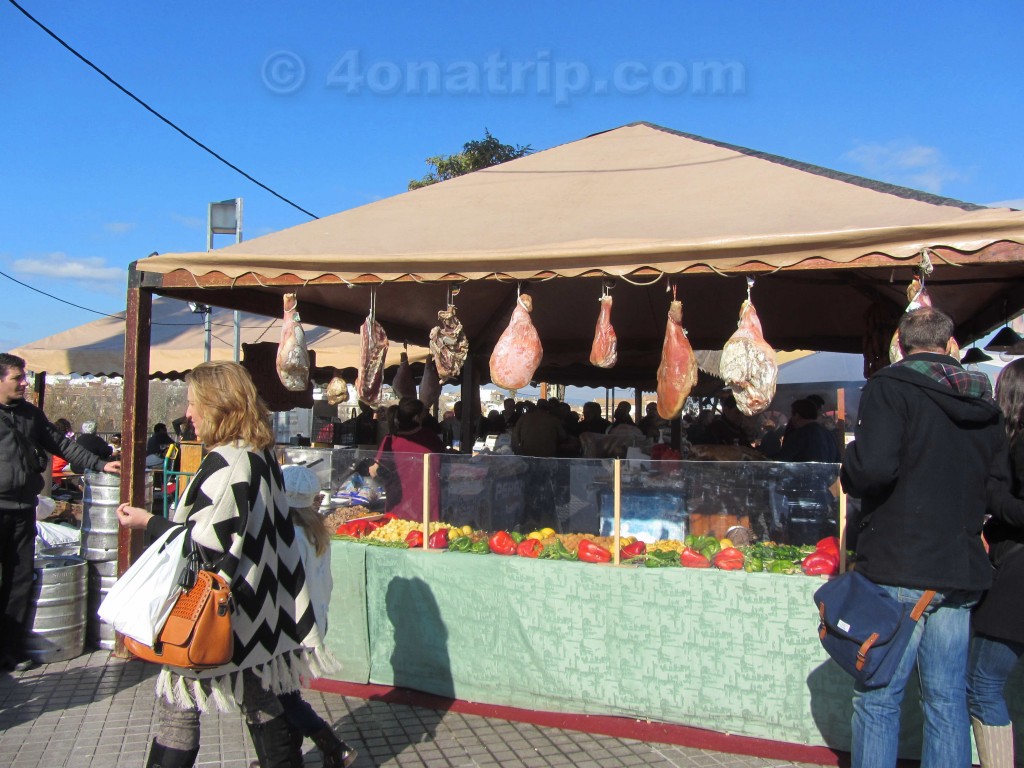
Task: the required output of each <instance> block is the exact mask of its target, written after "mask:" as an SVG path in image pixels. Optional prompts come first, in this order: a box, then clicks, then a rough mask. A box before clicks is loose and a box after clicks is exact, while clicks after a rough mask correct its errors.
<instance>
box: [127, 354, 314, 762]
mask: <svg viewBox="0 0 1024 768" xmlns="http://www.w3.org/2000/svg"><path fill="white" fill-rule="evenodd" d="M186 382H187V383H188V411H187V412H186V413H187V416H188V417H189V418H190V419H191V421H192V424H193V425H194V427H195V430H196V435H197V437H198V439H199V440H201V441H203V443H204V444H205V446H206V448H207V450H208V451H209V452H208V453H207V454H206V456H205V457H204V458H203V461H202V463H201V464H200V466H199V469H198V471H197V472H196V475H195V477H193V478H192V481H191V482H190V483H189V485H188V489H187V490H186V492H185V496H184V498H183V499H182V502H181V503H180V504H179V505H178V508H177V509H176V510H175V513H174V520H173V521H169V520H165V519H164V518H161V517H158V516H154V515H151V514H150V513H149V512H147V511H146V510H144V509H140V508H138V507H131V506H129V505H127V504H122V505H121V506H119V507H118V510H117V512H118V517H119V520H120V522H121V524H122V525H124V526H126V527H128V528H134V529H146V530H147V532H149V533H150V534H152V535H159V534H160V533H161V532H163V531H165V530H167V529H168V528H169V527H172V526H174V525H181V526H184V527H185V529H186V531H187V535H188V536H189V537H190V539H191V540H192V542H193V543H194V544H196V545H198V548H199V551H200V552H201V554H202V555H203V558H204V560H205V561H206V563H208V564H209V567H211V568H212V569H213V570H216V571H217V572H219V573H220V574H221V575H222V576H223V577H224V578H225V579H227V581H228V582H229V583H230V585H231V592H232V595H233V596H234V602H235V612H234V614H233V615H232V630H233V632H234V636H235V637H234V657H233V658H232V660H231V663H229V664H226V665H224V666H221V667H216V668H213V669H204V670H188V669H180V668H174V667H168V666H165V667H163V669H162V670H161V672H160V675H159V676H158V678H157V689H156V690H157V699H158V707H157V709H158V718H157V722H158V724H157V732H156V735H155V737H154V739H153V743H152V745H151V747H150V753H149V760H148V762H147V766H150V767H151V768H156V767H157V766H159V767H161V768H189V767H190V766H192V765H193V764H194V762H195V758H196V755H197V754H198V752H199V714H200V712H205V711H207V710H208V709H209V708H211V707H212V708H216V709H219V710H230V709H232V708H233V707H234V706H235V705H238V706H241V708H242V711H243V713H244V715H245V719H246V723H247V725H248V727H249V733H250V735H251V736H252V740H253V745H254V747H255V749H256V754H257V756H258V757H259V761H260V763H259V764H260V766H262V768H270V766H274V767H275V768H276V767H277V766H300V765H302V753H301V739H298V740H296V739H294V738H293V732H292V731H291V729H290V728H289V726H288V723H287V721H286V720H285V718H284V715H283V711H282V708H281V704H280V702H279V701H278V698H277V696H278V694H281V693H287V692H289V691H295V690H298V689H299V687H300V685H301V678H302V677H306V678H310V677H314V676H317V675H318V674H319V673H320V672H321V671H322V667H321V662H322V657H321V656H320V647H321V645H322V636H321V634H320V630H319V628H318V626H317V623H316V621H315V617H314V615H313V607H312V605H311V602H310V599H309V592H308V586H307V585H306V579H305V574H304V571H303V567H302V557H301V552H300V547H299V543H298V539H297V537H296V531H295V527H294V525H293V522H292V518H291V517H290V515H289V514H288V501H287V498H286V497H285V492H284V485H283V483H282V479H281V469H280V467H279V466H278V464H277V461H276V459H275V458H274V452H273V442H274V439H273V435H272V433H271V431H270V415H269V413H268V411H267V408H266V406H265V405H264V404H263V401H262V400H260V398H259V396H258V395H257V393H256V388H255V387H254V386H253V383H252V379H251V378H250V377H249V374H248V372H247V371H246V370H245V369H244V368H243V367H242V366H241V365H239V364H238V363H228V362H211V363H202V364H201V365H198V366H196V367H195V368H194V369H193V371H192V372H191V373H190V374H189V375H188V376H187V377H186ZM296 585H298V586H296ZM300 606H302V607H303V608H302V609H301V610H300Z"/></svg>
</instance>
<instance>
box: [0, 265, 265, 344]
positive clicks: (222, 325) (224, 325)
mask: <svg viewBox="0 0 1024 768" xmlns="http://www.w3.org/2000/svg"><path fill="white" fill-rule="evenodd" d="M0 277H6V278H7V279H8V280H10V281H11V282H12V283H17V284H18V285H20V286H22V287H24V288H28V289H29V290H30V291H35V292H36V293H41V294H42V295H43V296H46V297H47V298H50V299H53V300H54V301H59V302H60V303H61V304H67V305H68V306H69V307H74V308H75V309H81V310H84V311H86V312H92V313H93V314H94V315H100V316H101V317H109V318H110V319H112V320H120V321H122V322H124V318H123V317H121V316H119V315H111V314H109V313H107V312H100V311H99V310H98V309H90V308H89V307H83V306H82V305H81V304H75V303H74V302H71V301H68V300H66V299H62V298H60V296H54V295H53V294H52V293H47V292H46V291H42V290H40V289H38V288H36V287H35V286H32V285H29V284H28V283H23V282H22V281H21V280H18V279H17V278H15V277H11V276H10V275H8V274H7V273H6V272H0ZM275 322H277V319H276V318H272V319H270V322H269V324H264V323H260V324H259V325H240V326H239V328H261V329H263V332H264V333H266V332H267V331H269V330H270V329H271V327H273V325H274V323H275ZM151 325H164V326H182V327H185V328H193V327H197V326H200V325H202V323H161V322H153V323H151ZM210 325H214V326H217V327H219V328H233V327H234V324H233V323H213V322H211V323H210ZM261 338H262V337H261ZM225 343H227V342H225Z"/></svg>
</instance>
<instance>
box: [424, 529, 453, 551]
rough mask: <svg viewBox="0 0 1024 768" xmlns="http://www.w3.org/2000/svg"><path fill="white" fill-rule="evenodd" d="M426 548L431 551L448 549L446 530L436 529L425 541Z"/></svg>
mask: <svg viewBox="0 0 1024 768" xmlns="http://www.w3.org/2000/svg"><path fill="white" fill-rule="evenodd" d="M427 546H428V547H430V548H431V549H448V529H447V528H438V529H437V530H436V531H434V532H433V533H432V534H430V538H429V539H427Z"/></svg>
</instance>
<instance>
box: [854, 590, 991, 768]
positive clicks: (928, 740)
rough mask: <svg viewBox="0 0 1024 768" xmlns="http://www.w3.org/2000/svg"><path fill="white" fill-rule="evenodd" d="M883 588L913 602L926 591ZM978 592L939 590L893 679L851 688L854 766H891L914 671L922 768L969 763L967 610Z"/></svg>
mask: <svg viewBox="0 0 1024 768" xmlns="http://www.w3.org/2000/svg"><path fill="white" fill-rule="evenodd" d="M883 587H884V588H885V589H886V590H887V591H888V592H889V594H891V595H892V596H893V597H895V598H896V599H897V600H899V601H900V602H903V603H910V604H911V605H913V604H914V603H916V602H917V600H918V598H920V597H921V593H922V592H923V591H924V590H920V589H908V588H905V587H890V586H885V585H883ZM980 597H981V593H980V592H966V591H963V590H950V591H948V592H939V593H938V594H936V596H935V598H934V599H933V600H932V602H931V604H930V605H929V606H928V608H927V610H926V611H925V614H924V616H922V617H921V620H920V621H919V622H917V626H916V627H915V628H914V633H913V635H912V636H911V638H910V643H909V645H908V646H907V650H906V652H905V653H904V654H903V659H902V660H901V661H900V664H899V667H897V669H896V673H895V674H894V675H893V678H892V681H891V682H890V683H889V685H887V686H885V687H884V688H873V689H870V690H869V689H864V688H862V687H861V686H860V685H857V686H855V688H854V694H853V744H852V750H851V751H852V752H853V762H852V766H853V768H892V766H894V765H895V764H896V757H897V748H898V746H899V735H900V703H901V702H902V701H903V694H904V692H905V691H906V687H907V681H908V680H909V679H910V675H911V673H912V672H913V671H914V668H915V665H916V668H917V670H918V681H919V683H920V685H921V697H922V709H923V712H924V743H923V746H922V748H921V768H961V767H963V768H966V767H967V766H970V764H971V736H970V719H969V717H968V715H967V655H968V646H969V644H970V626H971V608H972V607H973V606H974V604H975V603H977V602H978V599H979V598H980Z"/></svg>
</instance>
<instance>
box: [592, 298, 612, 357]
mask: <svg viewBox="0 0 1024 768" xmlns="http://www.w3.org/2000/svg"><path fill="white" fill-rule="evenodd" d="M618 359H619V350H618V341H617V339H616V338H615V329H614V328H612V297H611V296H610V295H609V296H602V297H601V313H600V314H599V315H598V316H597V328H595V329H594V343H593V345H591V347H590V364H591V365H596V366H597V367H598V368H612V367H613V366H614V365H615V363H616V362H617V361H618Z"/></svg>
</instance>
